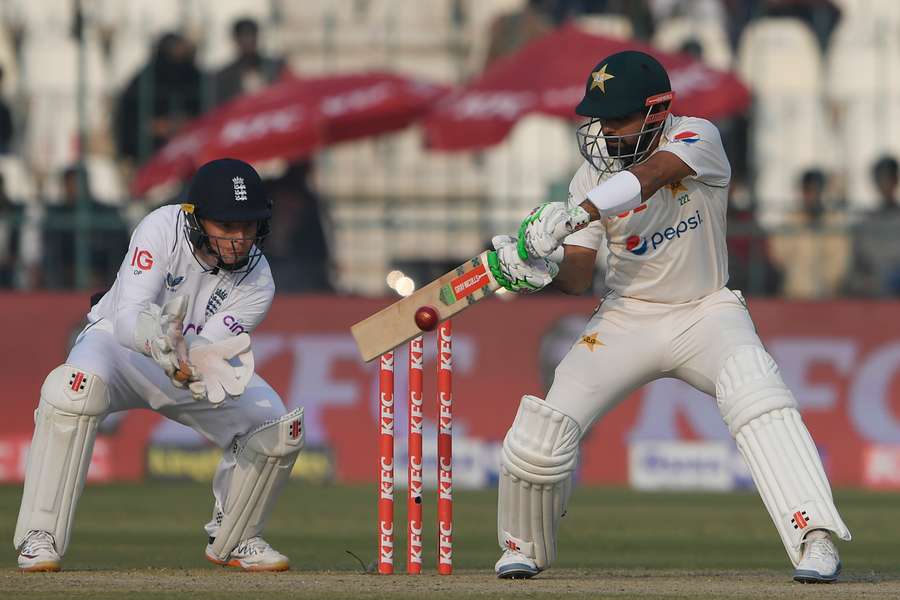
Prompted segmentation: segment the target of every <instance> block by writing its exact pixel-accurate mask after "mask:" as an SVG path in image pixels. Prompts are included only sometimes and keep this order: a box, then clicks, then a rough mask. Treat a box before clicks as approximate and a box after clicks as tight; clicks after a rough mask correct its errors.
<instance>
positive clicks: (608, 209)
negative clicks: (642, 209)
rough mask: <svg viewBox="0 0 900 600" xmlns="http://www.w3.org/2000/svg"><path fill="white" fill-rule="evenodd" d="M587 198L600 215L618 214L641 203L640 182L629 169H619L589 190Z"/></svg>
mask: <svg viewBox="0 0 900 600" xmlns="http://www.w3.org/2000/svg"><path fill="white" fill-rule="evenodd" d="M587 199H588V200H589V201H590V202H591V204H593V205H594V206H596V207H597V210H598V211H600V214H601V215H602V216H604V217H609V216H611V215H618V214H621V213H623V212H626V211H629V210H631V209H633V208H637V207H638V206H639V205H640V204H641V182H640V181H638V178H637V177H636V176H635V175H634V173H632V172H631V171H619V172H618V173H616V174H615V175H613V176H612V177H610V178H609V179H607V180H606V181H604V182H603V183H601V184H600V185H598V186H597V187H595V188H594V189H592V190H591V191H589V192H588V194H587Z"/></svg>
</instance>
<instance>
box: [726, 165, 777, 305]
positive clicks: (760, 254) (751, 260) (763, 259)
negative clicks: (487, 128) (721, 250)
mask: <svg viewBox="0 0 900 600" xmlns="http://www.w3.org/2000/svg"><path fill="white" fill-rule="evenodd" d="M727 243H728V286H729V287H731V288H733V289H738V290H742V291H744V292H746V293H749V294H754V295H765V296H771V295H773V294H775V293H776V292H777V291H778V289H779V288H780V287H781V273H780V272H779V271H778V269H777V268H776V267H775V265H774V264H773V263H772V259H771V252H770V250H769V240H768V238H767V237H766V234H765V232H764V231H763V229H762V228H761V227H760V226H759V224H758V223H757V222H756V217H755V216H754V210H753V203H752V201H751V199H750V192H749V191H748V189H747V185H746V184H745V183H744V182H743V180H741V179H740V178H738V179H733V180H732V183H731V187H730V188H729V190H728V242H727Z"/></svg>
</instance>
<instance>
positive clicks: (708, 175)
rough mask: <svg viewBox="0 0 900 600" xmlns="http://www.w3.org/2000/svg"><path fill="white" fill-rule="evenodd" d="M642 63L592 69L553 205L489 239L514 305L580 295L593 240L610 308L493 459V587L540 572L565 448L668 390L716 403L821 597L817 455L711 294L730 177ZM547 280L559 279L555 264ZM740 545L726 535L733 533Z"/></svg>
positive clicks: (703, 133) (570, 463)
mask: <svg viewBox="0 0 900 600" xmlns="http://www.w3.org/2000/svg"><path fill="white" fill-rule="evenodd" d="M673 97H674V93H673V92H672V89H671V87H670V84H669V77H668V74H667V73H666V71H665V69H664V68H663V67H662V65H660V64H659V63H658V62H657V61H656V60H655V59H654V58H653V57H651V56H649V55H647V54H644V53H642V52H634V51H626V52H620V53H617V54H613V55H612V56H609V57H607V58H605V59H604V60H602V61H600V63H599V64H598V65H597V66H596V68H594V69H593V71H592V72H591V74H590V76H589V77H588V81H587V86H586V90H585V94H584V98H583V99H582V101H581V103H580V104H578V107H577V108H576V112H577V113H578V114H579V115H582V116H584V117H587V121H586V122H585V123H584V124H583V125H581V126H580V127H579V128H578V131H577V137H578V142H579V145H580V148H581V154H582V155H583V156H584V159H585V161H584V163H583V164H582V165H581V167H580V168H579V169H578V171H577V172H576V173H575V176H574V177H573V178H572V182H571V184H570V186H569V198H568V201H567V202H565V203H563V202H550V203H547V204H543V205H541V206H539V207H537V208H536V209H534V210H533V211H532V212H531V214H530V215H529V216H528V217H527V218H526V219H525V221H524V222H523V223H522V225H521V227H520V229H519V235H518V238H514V237H511V236H498V237H496V238H494V246H495V248H496V250H497V257H498V261H497V263H496V264H495V265H493V266H494V269H492V270H494V271H495V276H497V278H498V280H499V281H500V283H501V285H504V287H507V288H508V289H511V290H512V291H516V292H530V291H534V290H535V289H539V288H541V287H543V286H545V285H548V284H549V283H550V281H551V280H552V283H553V285H554V286H556V287H557V288H559V289H560V290H562V291H564V292H568V293H572V294H579V293H583V292H584V291H586V290H588V289H589V287H590V285H591V281H592V275H593V267H594V261H595V257H596V253H597V249H598V248H599V246H600V244H601V242H603V240H604V238H605V241H606V245H607V247H608V249H609V257H608V264H607V272H606V285H607V287H608V288H609V289H610V292H609V293H608V294H607V295H606V296H604V297H603V298H602V299H601V301H600V305H599V307H598V308H597V309H596V311H595V312H594V314H593V317H592V318H591V320H590V321H589V323H588V325H587V327H586V328H585V330H584V332H583V333H582V336H581V338H580V341H578V342H577V343H576V344H574V345H573V346H572V348H571V350H569V352H568V354H566V356H565V357H564V358H563V360H562V362H560V363H559V365H558V366H557V367H556V371H555V377H554V381H553V385H552V386H551V387H550V390H549V391H548V393H547V397H546V399H544V400H541V399H540V398H536V397H534V396H529V395H526V396H523V397H522V401H521V404H520V406H519V409H518V413H517V414H516V417H515V420H514V422H513V424H512V427H511V428H510V429H509V432H508V433H507V434H506V438H505V439H504V442H503V451H502V455H501V476H500V482H499V493H498V516H497V530H498V531H497V534H498V539H499V543H500V548H501V549H502V552H503V554H502V556H501V557H500V560H498V561H497V564H496V567H495V569H496V572H497V575H498V576H499V577H501V578H529V577H533V576H534V575H536V574H538V573H540V572H541V571H543V570H544V569H546V568H548V567H549V566H550V565H551V564H552V563H553V560H554V559H555V558H556V536H557V531H558V529H559V520H560V517H562V515H563V514H564V513H565V512H566V503H567V501H568V499H569V494H570V492H571V487H572V473H573V472H574V471H575V467H576V464H577V462H578V450H579V444H580V441H581V439H582V437H583V436H584V435H585V433H586V432H587V431H588V430H589V429H590V427H591V425H593V423H594V422H596V421H597V420H598V419H600V418H601V417H602V416H603V415H604V414H606V413H607V412H608V411H610V410H611V409H612V408H613V407H614V406H615V405H616V404H617V403H618V402H620V401H621V400H622V399H623V398H625V397H626V396H627V395H628V394H630V393H631V392H632V391H634V390H635V389H637V388H639V387H640V386H642V385H644V384H645V383H648V382H650V381H653V380H655V379H658V378H661V377H676V378H678V379H681V380H682V381H686V382H687V383H689V384H691V385H692V386H694V387H695V388H697V389H698V390H701V391H703V392H706V393H707V394H709V395H710V396H713V397H714V398H715V399H716V403H717V404H718V408H719V411H720V412H721V414H722V418H723V419H724V421H725V423H726V425H727V426H728V429H729V431H730V432H731V434H732V435H733V436H734V439H735V441H736V442H737V447H738V448H739V449H740V452H741V454H742V455H743V457H744V460H746V462H747V465H748V466H749V468H750V472H751V473H752V475H753V480H754V482H755V483H756V487H757V489H758V490H759V493H760V496H761V497H762V500H763V503H764V504H765V506H766V509H767V510H768V511H769V515H770V516H771V517H772V521H774V523H775V529H776V530H777V531H778V535H779V536H780V537H781V541H782V543H783V544H784V548H785V550H787V554H788V558H789V559H790V561H791V563H793V566H794V567H795V571H794V579H795V580H797V581H801V582H831V581H835V580H836V579H837V577H838V574H839V573H840V570H841V562H840V559H839V557H838V552H837V549H836V548H835V545H834V543H833V541H832V536H836V537H838V538H840V539H842V540H849V539H850V531H849V530H848V529H847V526H846V525H845V524H844V522H843V521H842V520H841V516H840V515H839V514H838V511H837V508H836V507H835V505H834V502H833V500H832V495H831V488H830V486H829V483H828V479H827V478H826V476H825V471H824V469H823V468H822V463H821V461H820V459H819V455H818V452H817V451H816V446H815V444H814V443H813V440H812V438H811V437H810V435H809V432H808V431H807V429H806V426H805V425H804V424H803V419H802V418H801V416H800V413H799V412H798V410H797V401H796V400H795V399H794V396H793V394H792V393H791V391H790V390H789V389H788V388H787V386H785V384H784V381H783V380H782V378H781V375H780V374H779V370H778V366H777V365H776V364H775V361H774V360H772V357H771V356H770V355H769V353H768V352H766V349H765V347H763V344H762V342H760V339H759V337H758V336H757V334H756V330H755V327H754V325H753V320H752V319H751V317H750V313H749V312H748V310H747V305H746V303H745V302H744V299H743V297H742V296H741V293H740V292H739V291H737V290H730V289H728V288H727V287H725V284H726V283H727V279H728V257H727V254H726V246H725V212H726V207H727V197H728V185H729V180H730V177H731V168H730V166H729V164H728V159H727V157H726V155H725V151H724V149H723V147H722V142H721V139H720V137H719V132H718V130H717V129H716V127H715V126H713V125H712V124H711V123H710V122H708V121H706V120H704V119H699V118H694V117H679V116H674V115H673V114H671V112H670V106H671V102H672V100H673ZM553 263H559V264H558V273H557V265H554V264H553ZM737 535H739V533H737Z"/></svg>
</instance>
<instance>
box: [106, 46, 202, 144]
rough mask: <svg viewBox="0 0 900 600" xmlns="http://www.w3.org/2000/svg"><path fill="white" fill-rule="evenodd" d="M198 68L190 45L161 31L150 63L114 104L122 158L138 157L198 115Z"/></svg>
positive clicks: (192, 47)
mask: <svg viewBox="0 0 900 600" xmlns="http://www.w3.org/2000/svg"><path fill="white" fill-rule="evenodd" d="M200 83H201V81H200V71H199V70H198V69H197V67H196V65H195V64H194V46H193V45H192V44H191V42H190V41H188V40H187V39H186V38H184V37H182V36H181V35H179V34H177V33H167V34H164V35H163V36H162V37H161V38H160V40H159V42H158V43H157V45H156V50H155V52H154V55H153V57H152V58H151V59H150V62H149V63H148V64H147V65H145V66H144V67H143V68H142V69H141V71H140V72H139V73H138V74H137V75H135V76H134V78H133V79H132V80H131V82H129V84H128V86H127V87H126V88H125V92H124V93H123V94H122V96H121V97H120V98H119V101H118V105H117V108H116V142H117V145H118V149H119V153H120V154H121V155H122V156H123V157H127V158H130V159H132V160H135V161H138V162H141V161H143V160H146V159H147V158H148V157H149V155H150V154H151V153H152V152H153V151H154V150H156V149H158V148H159V147H160V146H162V145H163V144H165V142H166V141H167V140H169V139H170V138H171V137H172V136H174V135H175V134H176V133H177V132H178V130H179V129H180V128H181V126H182V125H183V124H184V123H185V121H187V120H189V119H191V118H192V117H195V116H197V115H198V114H200V90H201V85H200Z"/></svg>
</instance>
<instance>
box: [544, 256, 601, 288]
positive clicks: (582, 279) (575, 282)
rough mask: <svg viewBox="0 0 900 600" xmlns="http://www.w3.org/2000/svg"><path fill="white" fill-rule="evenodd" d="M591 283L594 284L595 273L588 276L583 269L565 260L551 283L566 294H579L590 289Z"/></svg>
mask: <svg viewBox="0 0 900 600" xmlns="http://www.w3.org/2000/svg"><path fill="white" fill-rule="evenodd" d="M591 284H593V273H591V274H590V276H587V277H586V276H585V275H584V273H582V272H581V269H578V268H576V267H574V266H573V265H572V264H571V263H569V264H566V263H565V262H563V263H562V264H560V265H559V274H558V275H557V276H556V277H554V278H553V282H552V283H551V284H550V285H551V286H552V287H554V288H556V289H558V290H559V291H561V292H563V293H565V294H572V295H574V296H578V295H581V294H584V293H585V292H587V291H588V290H590V289H591Z"/></svg>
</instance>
